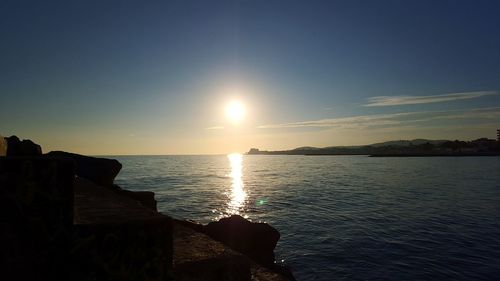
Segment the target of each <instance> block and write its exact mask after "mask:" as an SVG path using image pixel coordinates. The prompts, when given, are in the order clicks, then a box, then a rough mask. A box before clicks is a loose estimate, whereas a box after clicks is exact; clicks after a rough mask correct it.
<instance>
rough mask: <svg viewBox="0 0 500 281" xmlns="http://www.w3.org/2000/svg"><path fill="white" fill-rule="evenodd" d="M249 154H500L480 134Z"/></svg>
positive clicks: (494, 142)
mask: <svg viewBox="0 0 500 281" xmlns="http://www.w3.org/2000/svg"><path fill="white" fill-rule="evenodd" d="M247 154H249V155H370V156H374V157H409V156H421V157H422V156H498V155H500V140H493V139H487V138H480V139H477V140H473V141H459V140H455V141H448V140H425V139H416V140H411V141H404V140H401V141H389V142H384V143H376V144H371V145H362V146H331V147H324V148H316V147H299V148H295V149H292V150H281V151H265V150H264V151H263V150H259V149H257V148H252V149H250V150H249V151H248V152H247Z"/></svg>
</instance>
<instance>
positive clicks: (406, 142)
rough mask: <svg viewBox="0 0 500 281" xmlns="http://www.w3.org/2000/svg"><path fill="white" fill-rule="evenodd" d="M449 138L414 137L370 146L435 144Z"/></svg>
mask: <svg viewBox="0 0 500 281" xmlns="http://www.w3.org/2000/svg"><path fill="white" fill-rule="evenodd" d="M447 141H448V140H427V139H414V140H395V141H386V142H379V143H374V144H370V146H375V147H379V146H390V145H391V146H411V145H421V144H425V143H431V144H433V145H440V144H442V143H445V142H447Z"/></svg>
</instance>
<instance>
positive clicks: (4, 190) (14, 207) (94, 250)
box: [0, 137, 294, 281]
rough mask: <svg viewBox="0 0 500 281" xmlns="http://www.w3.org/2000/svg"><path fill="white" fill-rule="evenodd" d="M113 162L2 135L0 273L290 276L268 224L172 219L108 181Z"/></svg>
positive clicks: (35, 276)
mask: <svg viewBox="0 0 500 281" xmlns="http://www.w3.org/2000/svg"><path fill="white" fill-rule="evenodd" d="M120 169H121V164H120V163H119V162H118V161H116V160H111V159H104V158H94V157H87V156H82V155H78V154H72V153H66V152H51V153H48V154H45V155H42V151H41V148H40V146H38V145H36V144H35V143H33V142H31V141H20V140H19V139H18V138H17V137H10V138H6V139H5V140H4V138H3V137H0V208H1V213H2V217H1V222H0V223H1V224H0V225H1V236H0V247H1V249H2V251H0V253H1V254H0V255H1V257H2V259H1V263H0V264H1V269H2V280H82V281H87V280H141V281H148V280H294V278H293V276H292V275H291V273H290V272H289V271H288V270H286V269H284V268H281V267H279V266H276V265H275V263H274V252H273V251H274V247H275V246H276V242H277V241H278V239H279V232H278V231H277V230H275V229H274V228H272V227H271V226H269V225H267V224H262V223H251V222H249V221H247V220H245V219H244V218H242V217H239V216H233V217H231V218H226V219H222V220H221V221H219V222H213V223H210V224H209V225H207V226H203V225H199V224H195V223H192V222H187V221H180V220H174V219H172V218H170V217H169V216H166V215H163V214H161V213H159V212H158V211H157V209H156V201H155V199H154V193H152V192H132V191H128V190H123V189H121V188H120V187H118V186H116V185H114V184H113V180H114V178H115V176H116V175H117V174H118V172H119V171H120ZM214 239H216V240H219V241H221V242H222V243H221V242H218V241H215V240H214ZM223 243H226V244H223ZM231 248H232V249H231Z"/></svg>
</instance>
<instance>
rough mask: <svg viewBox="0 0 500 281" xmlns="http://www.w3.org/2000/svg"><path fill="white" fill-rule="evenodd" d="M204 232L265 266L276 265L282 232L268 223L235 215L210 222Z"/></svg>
mask: <svg viewBox="0 0 500 281" xmlns="http://www.w3.org/2000/svg"><path fill="white" fill-rule="evenodd" d="M204 232H205V233H206V234H207V235H209V236H210V237H212V238H213V239H215V240H218V241H221V242H222V243H224V244H226V245H228V246H229V247H231V248H233V249H234V250H236V251H239V252H241V253H243V254H245V255H247V256H249V257H250V258H252V259H253V260H254V261H256V262H258V263H260V264H262V265H264V266H268V267H272V266H273V265H274V248H275V247H276V243H277V242H278V240H279V238H280V233H279V232H278V231H277V230H276V229H274V228H273V227H272V226H270V225H268V224H266V223H253V222H250V221H248V220H246V219H244V218H243V217H241V216H238V215H233V216H231V217H229V218H223V219H220V220H219V221H218V222H211V223H209V224H208V225H206V226H205V227H204Z"/></svg>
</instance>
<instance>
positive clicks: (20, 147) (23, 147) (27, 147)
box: [5, 136, 42, 156]
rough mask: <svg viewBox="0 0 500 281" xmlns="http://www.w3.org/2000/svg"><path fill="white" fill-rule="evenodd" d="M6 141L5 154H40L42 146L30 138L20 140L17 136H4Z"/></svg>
mask: <svg viewBox="0 0 500 281" xmlns="http://www.w3.org/2000/svg"><path fill="white" fill-rule="evenodd" d="M5 140H6V141H7V153H6V155H7V156H36V155H41V154H42V148H41V147H40V146H39V145H38V144H36V143H34V142H32V141H31V140H22V141H20V140H19V138H18V137H17V136H10V137H8V138H5Z"/></svg>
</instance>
